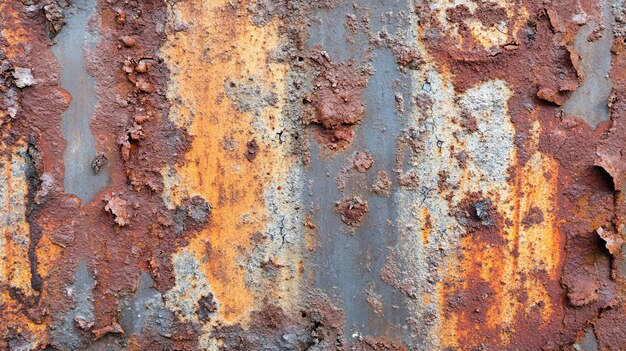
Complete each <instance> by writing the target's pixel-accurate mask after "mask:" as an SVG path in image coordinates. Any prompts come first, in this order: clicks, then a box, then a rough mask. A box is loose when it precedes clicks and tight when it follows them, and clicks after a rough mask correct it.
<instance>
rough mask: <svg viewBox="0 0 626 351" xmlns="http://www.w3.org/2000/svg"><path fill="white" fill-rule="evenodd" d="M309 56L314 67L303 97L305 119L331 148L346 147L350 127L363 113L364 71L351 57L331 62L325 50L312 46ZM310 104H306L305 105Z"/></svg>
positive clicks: (354, 124) (352, 133)
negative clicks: (310, 84)
mask: <svg viewBox="0 0 626 351" xmlns="http://www.w3.org/2000/svg"><path fill="white" fill-rule="evenodd" d="M309 59H310V60H311V61H312V62H313V63H314V65H315V68H316V69H317V71H318V73H317V77H316V78H315V80H314V82H313V85H314V88H313V94H312V96H311V98H310V101H309V100H308V99H305V101H303V102H304V103H305V109H306V110H308V111H306V113H307V114H308V115H309V117H307V118H306V120H305V123H307V124H310V123H315V124H316V125H317V126H318V127H319V128H316V133H315V135H316V137H317V139H318V141H319V142H320V143H321V144H323V145H325V146H326V147H327V148H329V149H330V150H333V151H341V150H344V149H346V148H347V147H348V146H349V145H350V144H351V143H352V140H353V139H354V128H355V127H356V126H357V125H358V124H359V122H360V121H361V119H362V118H363V114H364V113H365V108H364V106H363V102H362V101H361V91H362V90H363V88H364V87H365V86H366V84H367V71H366V70H365V68H359V67H358V66H357V64H356V63H355V62H354V61H348V62H333V61H332V59H331V57H330V56H329V55H328V53H327V52H325V51H322V50H319V49H318V50H316V51H314V52H313V53H312V54H310V55H309ZM309 103H310V105H311V106H312V108H306V105H308V104H309Z"/></svg>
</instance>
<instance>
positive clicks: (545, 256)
mask: <svg viewBox="0 0 626 351" xmlns="http://www.w3.org/2000/svg"><path fill="white" fill-rule="evenodd" d="M516 174H517V177H515V178H514V179H515V181H514V183H511V182H509V183H508V185H507V186H506V187H505V188H506V189H499V191H498V193H494V192H491V193H490V194H489V195H488V196H490V197H491V198H492V200H493V202H494V205H495V207H496V210H497V212H498V213H499V214H500V215H501V216H502V217H503V222H504V224H503V225H502V227H501V228H500V234H499V235H500V236H501V237H502V238H503V239H504V240H505V241H504V244H502V245H493V244H490V243H485V242H482V241H481V240H480V238H474V237H472V236H471V235H470V236H467V237H464V238H463V239H462V244H461V248H462V258H461V259H459V261H454V260H452V261H451V262H449V263H448V266H447V269H446V279H445V281H444V282H442V284H441V285H440V291H439V294H438V300H439V304H440V306H442V307H441V308H443V309H444V310H443V311H442V313H441V315H442V316H443V317H444V318H443V319H444V321H443V322H442V326H441V329H442V330H441V331H440V332H439V335H440V341H441V344H442V346H446V347H459V346H460V345H462V344H463V345H466V346H471V345H467V344H466V343H467V342H468V341H471V342H472V343H475V345H474V346H476V345H478V344H480V343H483V342H496V344H498V345H506V344H507V343H509V342H510V341H511V340H510V335H511V334H512V333H514V332H515V324H516V323H517V322H518V321H520V320H525V319H527V318H529V316H530V315H531V313H537V312H536V311H531V309H532V308H533V306H535V304H536V303H537V302H539V301H541V302H543V303H544V304H543V307H542V309H540V310H539V311H540V312H539V314H540V317H541V320H543V322H545V323H548V322H549V321H550V320H551V318H552V316H553V313H554V312H555V304H558V302H555V301H552V299H551V298H550V296H549V294H548V291H547V287H546V279H547V280H549V281H550V282H552V283H555V282H556V283H558V282H557V280H558V270H559V267H560V264H561V259H562V256H563V244H564V243H563V242H562V238H561V235H560V234H559V232H558V229H557V224H558V221H557V219H556V213H555V211H556V207H557V204H556V192H557V183H556V182H557V177H556V175H557V174H558V162H557V161H556V160H554V159H552V158H551V157H550V156H547V155H544V154H542V153H540V152H538V151H537V152H535V154H534V155H533V156H532V157H531V158H530V160H529V161H528V162H527V163H526V164H525V165H523V166H518V167H516ZM465 175H467V174H465ZM538 273H539V274H540V276H538V275H537V274H538ZM482 286H488V290H490V291H488V292H485V299H484V303H478V305H480V307H481V308H482V307H485V308H486V309H487V310H486V311H482V310H480V309H481V308H477V309H476V310H473V311H468V310H467V309H464V308H456V307H453V308H450V307H449V306H450V298H451V297H454V296H458V294H459V293H461V294H463V292H467V294H466V295H467V296H468V298H469V299H474V301H476V300H475V299H480V296H479V294H480V293H481V289H483V288H481V287H482ZM521 291H523V292H524V293H525V294H526V296H527V298H526V299H525V301H524V300H520V299H519V298H518V294H519V292H521ZM465 302H467V301H464V303H465ZM482 313H485V317H484V318H483V319H480V318H478V317H477V316H478V315H479V314H482ZM537 327H538V328H539V327H540V325H538V326H537ZM493 337H496V338H499V340H497V341H496V340H493Z"/></svg>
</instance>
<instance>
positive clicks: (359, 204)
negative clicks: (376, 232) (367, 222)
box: [337, 195, 368, 226]
mask: <svg viewBox="0 0 626 351" xmlns="http://www.w3.org/2000/svg"><path fill="white" fill-rule="evenodd" d="M367 206H368V205H367V201H366V200H363V198H361V196H359V195H353V196H349V197H345V198H343V199H341V200H340V201H339V202H338V203H337V212H338V213H339V214H340V215H341V221H342V222H344V223H345V224H347V225H349V226H356V225H358V224H359V223H360V222H361V221H362V220H363V216H365V214H366V213H367Z"/></svg>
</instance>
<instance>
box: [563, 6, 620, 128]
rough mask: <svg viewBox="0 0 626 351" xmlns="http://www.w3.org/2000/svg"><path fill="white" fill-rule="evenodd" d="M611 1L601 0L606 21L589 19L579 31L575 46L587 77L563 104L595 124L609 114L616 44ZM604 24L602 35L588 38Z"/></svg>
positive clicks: (565, 107) (591, 123) (595, 125)
mask: <svg viewBox="0 0 626 351" xmlns="http://www.w3.org/2000/svg"><path fill="white" fill-rule="evenodd" d="M611 3H612V2H611V1H609V0H604V1H602V21H603V23H600V24H598V23H593V22H589V23H586V24H585V25H583V27H582V28H581V30H580V31H579V32H578V35H576V40H575V42H574V48H575V49H576V51H577V52H578V53H580V55H581V62H580V70H581V71H582V74H583V77H584V81H583V84H582V85H581V86H580V87H578V88H577V89H576V90H575V91H574V92H573V93H572V95H571V96H570V98H569V99H568V100H567V101H566V102H565V104H564V105H563V112H564V113H565V114H566V115H569V116H576V117H580V118H582V119H584V120H585V121H587V123H589V125H591V126H592V127H594V128H595V127H597V126H598V124H600V122H602V121H605V120H608V119H609V117H610V115H609V107H608V106H607V99H608V98H609V95H610V94H611V89H612V86H613V85H612V84H611V81H610V80H609V70H610V68H611V46H612V45H613V14H612V8H611ZM602 26H604V29H603V30H602V36H601V37H600V38H599V39H597V40H595V41H589V40H588V38H589V35H591V34H592V33H593V32H594V31H595V30H596V29H598V28H601V27H602Z"/></svg>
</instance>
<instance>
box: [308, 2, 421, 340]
mask: <svg viewBox="0 0 626 351" xmlns="http://www.w3.org/2000/svg"><path fill="white" fill-rule="evenodd" d="M401 11H404V13H408V12H410V9H409V3H407V2H403V1H390V2H381V1H377V0H371V1H362V2H360V3H359V5H358V6H357V5H353V4H352V3H345V4H341V5H339V6H337V7H336V8H333V9H323V10H319V11H318V13H317V16H318V17H319V19H320V21H319V22H314V24H313V26H312V28H311V37H310V41H309V45H310V47H311V48H313V47H315V46H316V45H317V46H319V47H321V49H322V50H325V51H327V52H328V54H329V55H330V57H331V59H332V60H333V61H334V62H344V61H346V60H348V59H353V60H355V61H357V62H356V63H357V66H358V65H366V64H368V63H370V64H371V66H372V68H373V69H374V74H373V75H372V76H370V77H369V81H368V85H367V88H365V89H364V90H363V92H362V95H361V98H362V101H363V103H364V106H365V115H364V116H363V120H362V122H361V123H360V124H359V125H357V127H356V129H355V140H354V142H353V143H352V145H351V146H350V147H349V148H348V149H347V150H345V151H342V152H339V153H338V154H336V155H335V156H334V157H331V158H329V157H328V156H326V155H325V154H326V153H327V152H326V151H325V150H322V149H321V148H322V146H321V145H319V144H318V143H317V142H316V141H315V139H314V138H313V137H311V139H310V140H311V145H313V146H312V150H311V166H310V168H309V169H308V170H307V171H308V174H307V175H308V176H309V177H310V179H311V180H312V183H311V184H312V185H311V194H312V197H311V199H310V201H311V204H312V206H313V207H314V208H315V213H314V222H315V223H316V225H318V230H319V235H320V238H321V240H320V247H319V249H318V250H317V251H316V253H315V261H316V264H317V265H318V269H317V271H316V277H317V281H316V286H317V287H318V288H320V289H321V290H323V291H327V292H332V293H333V294H335V295H334V296H333V297H334V300H335V301H336V302H337V303H339V304H340V307H341V308H342V309H343V310H344V312H345V315H346V324H345V325H346V328H345V330H344V332H345V334H346V335H347V336H348V338H357V337H358V336H361V335H381V336H382V335H389V334H390V333H391V334H393V335H406V336H407V338H408V335H409V333H408V332H407V333H403V327H404V326H405V324H406V317H407V311H406V307H404V306H405V303H403V302H402V301H403V295H402V293H400V292H399V291H394V289H393V288H392V287H390V286H389V285H388V284H386V283H385V282H383V281H382V280H381V278H380V271H381V268H382V267H383V265H384V263H385V261H386V259H387V255H388V249H387V248H388V247H393V246H394V245H395V243H396V239H397V228H396V227H395V226H393V225H391V224H390V223H395V222H396V221H395V213H396V203H395V202H394V197H393V196H391V197H389V198H386V197H381V196H377V195H375V194H374V193H373V192H371V191H370V188H371V186H372V184H373V183H374V180H375V178H376V172H377V171H379V170H385V171H387V172H390V170H393V169H395V162H396V152H395V151H396V138H397V136H398V135H399V133H400V130H401V129H402V128H403V124H402V118H403V117H402V116H401V114H400V113H398V112H397V111H396V99H395V94H396V93H401V94H402V95H403V97H404V100H405V103H406V102H408V101H409V100H410V99H411V94H410V82H411V79H410V77H409V74H408V73H407V74H403V73H401V72H400V71H399V70H398V66H397V64H396V59H395V57H394V55H393V53H392V52H391V50H390V49H388V48H371V47H370V49H371V51H370V50H368V47H369V45H368V38H367V37H366V35H364V33H363V31H360V30H359V31H356V33H355V34H351V33H349V31H347V30H346V28H345V23H346V19H347V15H348V14H350V15H356V18H357V21H358V22H359V23H361V25H362V18H363V17H366V18H368V19H369V26H370V28H369V31H370V32H371V33H377V32H378V31H380V30H382V29H383V28H386V30H387V32H389V33H391V34H395V33H396V30H398V29H401V28H406V27H408V26H406V23H405V22H404V21H403V20H402V19H401V18H400V17H401V16H399V13H400V12H401ZM368 12H369V14H368ZM389 13H392V14H393V16H394V19H393V20H383V19H384V18H387V17H386V16H388V15H389ZM347 36H352V37H351V39H352V40H353V41H352V42H350V40H348V38H347ZM369 55H371V57H372V60H371V62H368V61H369V60H367V59H366V58H365V57H368V56H369ZM407 110H408V109H407ZM309 135H311V134H310V133H309ZM356 151H367V152H368V153H369V154H370V155H371V157H372V159H373V160H374V165H373V166H372V168H371V169H370V170H369V172H367V173H366V174H361V173H358V172H356V171H352V172H350V173H349V175H348V181H347V182H346V187H345V190H344V192H343V193H340V192H339V190H338V186H337V182H336V177H337V176H338V175H339V174H340V172H341V170H342V167H344V165H345V164H347V163H350V162H351V158H352V155H353V154H354V153H355V152H356ZM389 175H390V177H391V178H392V179H394V178H395V177H394V175H393V174H391V173H390V174H389ZM393 182H394V183H395V180H393ZM395 185H397V184H395ZM394 187H395V186H394ZM351 195H360V196H361V197H362V198H363V199H366V200H367V201H368V202H369V210H368V213H367V214H366V215H365V217H364V219H363V221H362V223H361V224H360V226H359V227H358V228H357V229H356V230H355V231H354V232H352V231H351V230H350V229H349V228H348V227H347V226H346V225H345V224H343V223H342V222H341V220H340V216H339V215H337V213H335V202H336V201H338V200H340V199H341V198H342V197H344V196H351ZM368 291H369V292H371V293H373V294H374V295H376V296H377V297H378V298H379V300H380V301H382V303H383V306H384V307H383V313H382V314H377V313H376V312H375V310H374V307H373V306H372V305H370V304H369V303H368V302H367V299H366V292H368ZM407 341H408V340H407Z"/></svg>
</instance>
